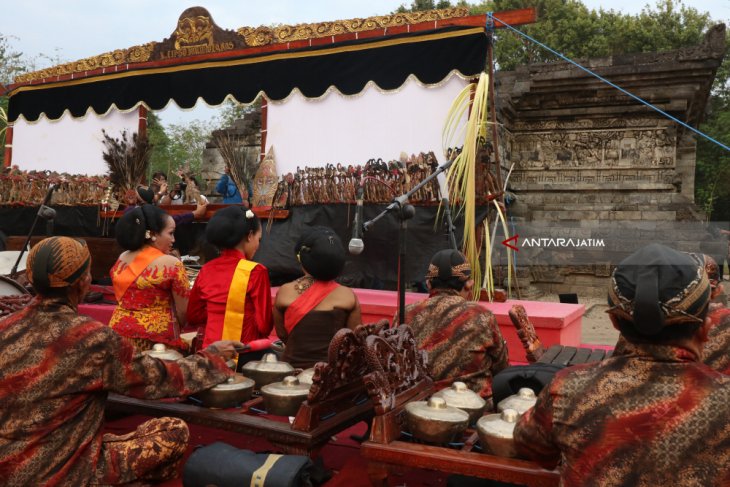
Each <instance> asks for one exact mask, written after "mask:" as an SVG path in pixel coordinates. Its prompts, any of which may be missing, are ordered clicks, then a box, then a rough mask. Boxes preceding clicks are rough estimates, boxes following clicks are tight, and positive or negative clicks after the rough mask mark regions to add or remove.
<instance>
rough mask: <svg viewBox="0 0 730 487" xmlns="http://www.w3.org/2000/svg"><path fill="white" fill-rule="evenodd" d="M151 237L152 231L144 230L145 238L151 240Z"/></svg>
mask: <svg viewBox="0 0 730 487" xmlns="http://www.w3.org/2000/svg"><path fill="white" fill-rule="evenodd" d="M151 238H152V234H151V233H150V231H149V230H145V231H144V239H145V240H149V239H151Z"/></svg>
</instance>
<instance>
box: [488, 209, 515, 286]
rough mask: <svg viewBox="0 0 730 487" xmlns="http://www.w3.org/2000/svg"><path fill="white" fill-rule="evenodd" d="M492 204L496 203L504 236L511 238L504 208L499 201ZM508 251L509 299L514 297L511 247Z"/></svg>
mask: <svg viewBox="0 0 730 487" xmlns="http://www.w3.org/2000/svg"><path fill="white" fill-rule="evenodd" d="M492 203H494V207H495V208H496V209H497V215H498V218H499V222H500V223H501V224H502V230H503V231H504V235H505V237H506V238H509V230H508V228H507V219H506V218H505V216H504V213H502V208H500V206H499V202H498V201H497V200H492ZM505 248H506V249H507V295H508V297H510V298H511V297H512V249H511V248H509V247H505Z"/></svg>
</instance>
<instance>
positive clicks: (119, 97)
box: [8, 28, 488, 121]
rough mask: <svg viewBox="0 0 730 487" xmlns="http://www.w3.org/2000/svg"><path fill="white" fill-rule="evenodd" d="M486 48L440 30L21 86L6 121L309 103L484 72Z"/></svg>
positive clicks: (467, 34) (466, 35) (468, 31)
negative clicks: (172, 106)
mask: <svg viewBox="0 0 730 487" xmlns="http://www.w3.org/2000/svg"><path fill="white" fill-rule="evenodd" d="M487 43H488V39H487V36H486V35H485V33H484V29H480V28H450V29H439V30H437V31H429V32H421V33H418V34H404V35H399V36H387V37H378V38H375V39H367V40H359V41H351V42H343V43H338V44H334V45H330V46H326V47H317V48H306V49H300V50H287V51H283V52H278V53H269V54H259V55H256V56H247V57H240V58H234V59H231V58H227V59H223V60H212V61H204V62H199V63H194V64H179V65H175V66H167V67H161V68H160V67H157V68H149V69H139V70H134V71H125V72H118V73H113V74H105V75H100V76H96V77H89V78H82V79H76V80H69V81H62V82H57V83H48V84H44V85H33V86H21V87H19V88H16V89H15V90H13V92H11V95H10V96H11V97H10V105H9V110H8V112H9V113H8V115H9V119H10V120H11V121H15V120H16V119H17V118H18V117H19V116H20V115H21V114H22V115H23V116H24V117H25V119H26V120H28V121H35V120H37V119H38V118H39V117H40V116H41V114H45V115H46V117H48V118H50V119H54V120H55V119H58V118H60V117H61V116H62V115H63V113H64V111H65V110H69V111H70V112H71V114H72V115H73V116H74V117H83V116H84V115H85V114H86V112H87V110H88V109H89V108H91V109H93V111H94V112H96V113H97V114H103V113H106V112H107V111H108V110H109V109H110V108H111V107H112V106H113V105H115V106H116V107H117V108H118V109H119V110H130V109H133V108H135V107H136V106H138V105H140V104H145V105H146V106H147V107H148V108H150V109H152V110H160V109H162V108H164V107H165V106H166V105H167V103H168V102H169V101H170V100H174V101H175V102H176V103H177V104H178V106H180V107H181V108H192V107H193V106H194V105H195V102H196V101H197V99H198V97H202V98H203V99H204V100H205V101H206V102H207V103H208V104H209V105H219V104H220V103H222V102H223V101H224V99H225V98H226V96H228V95H229V94H230V95H233V96H234V97H235V98H236V99H237V100H238V101H239V102H241V103H251V102H252V101H254V99H255V98H256V96H257V95H258V94H259V93H260V92H264V93H265V94H266V96H267V97H268V98H269V99H272V100H281V99H283V98H286V97H287V96H288V95H289V94H290V93H291V91H292V90H293V89H294V88H298V89H299V91H301V92H302V94H303V95H304V96H306V97H308V98H315V97H319V96H321V95H323V94H324V93H325V92H326V91H327V89H328V88H329V87H330V86H334V87H336V88H337V89H338V90H339V91H340V92H342V93H343V94H346V95H353V94H357V93H359V92H360V91H362V90H363V88H364V87H365V85H366V84H367V83H368V82H369V81H373V82H374V83H376V84H377V85H378V86H379V87H380V88H382V89H386V90H393V89H396V88H398V87H400V86H401V85H402V84H403V83H404V82H405V81H406V79H407V78H408V76H410V75H415V76H416V77H417V78H418V79H419V80H420V81H421V82H423V83H427V84H433V83H438V82H439V81H441V80H443V79H444V78H445V77H446V76H447V75H448V74H449V73H450V72H451V71H453V70H458V71H459V72H461V73H462V74H463V75H468V76H471V75H476V74H478V73H480V72H481V71H482V70H484V68H485V66H486V55H487Z"/></svg>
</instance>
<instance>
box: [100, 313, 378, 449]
mask: <svg viewBox="0 0 730 487" xmlns="http://www.w3.org/2000/svg"><path fill="white" fill-rule="evenodd" d="M385 324H387V321H386V323H385ZM383 328H384V324H382V323H381V324H378V325H363V326H359V327H358V328H357V329H356V330H355V331H352V330H349V329H342V330H340V331H339V332H337V334H336V335H335V336H334V338H333V339H332V342H331V343H330V347H329V357H328V361H327V363H324V362H320V363H318V364H317V365H316V366H315V372H314V378H313V384H312V386H311V388H310V390H309V396H308V398H307V400H306V401H305V402H304V403H303V404H302V405H301V406H300V408H299V411H298V412H297V415H296V416H295V418H294V421H293V423H292V424H291V425H290V424H289V421H288V420H287V418H284V417H277V416H270V415H265V414H262V413H261V412H258V411H261V410H263V409H264V404H263V400H262V398H261V397H256V398H254V399H251V400H250V401H248V402H246V403H245V404H243V405H242V406H241V407H240V408H232V409H218V410H216V409H207V408H204V407H201V406H197V405H194V404H189V403H171V402H163V401H153V400H144V399H134V398H130V397H126V396H120V395H118V394H110V395H109V401H108V402H107V409H108V410H111V411H114V412H121V413H127V414H145V415H149V416H157V417H159V416H174V417H178V418H181V419H183V420H185V421H187V422H190V423H194V424H201V425H204V426H210V427H213V428H221V429H225V430H228V431H235V432H238V433H242V434H245V435H251V436H258V437H263V438H265V439H266V440H267V441H268V442H269V443H271V444H272V445H273V446H274V447H275V448H276V449H278V450H280V451H283V452H285V453H288V454H298V455H311V454H313V453H316V452H317V451H318V450H319V449H320V448H321V447H322V446H324V445H325V444H326V443H327V442H328V441H329V440H330V438H331V437H332V436H333V435H335V434H337V433H338V432H340V431H342V430H344V429H346V428H348V427H350V426H352V425H353V424H355V423H358V422H360V421H364V420H369V419H370V418H372V416H373V403H372V401H371V400H370V398H369V397H368V393H367V391H366V388H365V383H364V382H363V377H364V376H365V375H366V374H367V373H368V372H369V371H370V368H369V367H370V365H369V364H370V363H371V362H372V361H371V360H368V359H367V357H366V346H365V343H366V342H367V340H368V339H371V338H377V334H378V333H385V334H391V332H390V331H382V330H383ZM371 334H375V335H374V336H370V335H371Z"/></svg>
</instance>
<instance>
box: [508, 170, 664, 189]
mask: <svg viewBox="0 0 730 487" xmlns="http://www.w3.org/2000/svg"><path fill="white" fill-rule="evenodd" d="M676 178H677V173H676V171H675V170H674V169H657V170H642V169H631V168H627V169H617V170H612V171H580V170H555V171H553V170H542V171H515V172H513V173H512V177H511V178H510V182H511V183H512V184H514V185H520V184H551V183H558V184H560V183H564V184H568V183H570V184H580V183H584V184H599V183H653V184H675V182H676ZM575 189H576V190H579V189H580V187H579V186H576V187H575Z"/></svg>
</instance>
